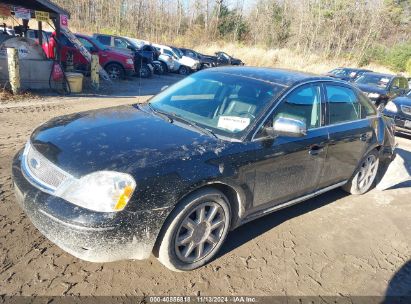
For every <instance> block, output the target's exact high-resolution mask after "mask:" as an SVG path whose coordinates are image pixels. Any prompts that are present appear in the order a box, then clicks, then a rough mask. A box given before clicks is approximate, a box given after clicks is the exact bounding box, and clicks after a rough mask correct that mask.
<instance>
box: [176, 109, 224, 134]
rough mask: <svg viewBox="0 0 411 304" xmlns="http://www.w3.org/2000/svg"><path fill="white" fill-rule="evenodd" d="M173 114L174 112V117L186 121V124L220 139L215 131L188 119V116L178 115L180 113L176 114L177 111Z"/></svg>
mask: <svg viewBox="0 0 411 304" xmlns="http://www.w3.org/2000/svg"><path fill="white" fill-rule="evenodd" d="M171 114H172V115H173V116H174V117H176V118H177V119H178V120H180V121H182V122H184V123H185V124H187V125H189V126H191V127H194V128H196V129H197V130H199V131H200V132H202V133H205V134H207V135H211V136H212V137H215V138H217V139H218V136H217V135H216V134H215V133H214V132H213V131H211V130H210V129H207V128H204V127H201V126H199V125H198V124H197V123H195V122H194V121H191V120H189V119H186V118H184V117H183V116H181V115H178V114H176V113H171Z"/></svg>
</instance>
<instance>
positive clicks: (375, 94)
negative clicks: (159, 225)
mask: <svg viewBox="0 0 411 304" xmlns="http://www.w3.org/2000/svg"><path fill="white" fill-rule="evenodd" d="M368 97H370V98H379V97H380V94H378V93H369V94H368Z"/></svg>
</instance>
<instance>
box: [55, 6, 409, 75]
mask: <svg viewBox="0 0 411 304" xmlns="http://www.w3.org/2000/svg"><path fill="white" fill-rule="evenodd" d="M55 2H56V3H58V4H59V5H61V6H62V7H64V8H66V9H67V10H69V11H70V12H71V14H72V16H71V21H70V22H71V23H70V26H71V27H72V28H74V29H75V30H77V31H78V32H84V33H94V32H99V33H109V34H118V35H125V36H131V37H137V38H140V39H145V40H150V41H153V42H161V43H168V44H175V45H178V46H186V47H192V48H195V49H197V50H199V51H204V52H212V51H214V50H217V49H218V48H221V49H224V50H226V51H228V52H231V53H235V54H233V55H236V56H239V57H241V56H243V58H244V57H245V58H244V61H245V62H246V63H247V64H251V65H268V66H281V65H283V66H287V67H289V66H291V67H294V68H300V69H307V64H310V63H311V64H313V65H318V64H325V62H332V64H339V63H341V64H343V63H344V64H352V65H359V66H364V65H369V64H370V63H377V64H380V65H383V66H386V67H388V68H389V69H390V70H392V71H395V72H403V71H406V70H407V69H408V73H411V0H231V1H230V0H55ZM324 60H325V61H324ZM284 61H286V62H284ZM287 61H288V62H287Z"/></svg>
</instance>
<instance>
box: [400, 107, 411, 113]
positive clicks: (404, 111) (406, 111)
mask: <svg viewBox="0 0 411 304" xmlns="http://www.w3.org/2000/svg"><path fill="white" fill-rule="evenodd" d="M401 111H402V112H403V113H404V114H407V115H411V107H410V106H404V105H401Z"/></svg>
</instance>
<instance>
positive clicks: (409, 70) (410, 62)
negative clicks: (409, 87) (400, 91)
mask: <svg viewBox="0 0 411 304" xmlns="http://www.w3.org/2000/svg"><path fill="white" fill-rule="evenodd" d="M406 71H407V73H408V75H410V76H411V57H410V58H408V61H407V66H406Z"/></svg>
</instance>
